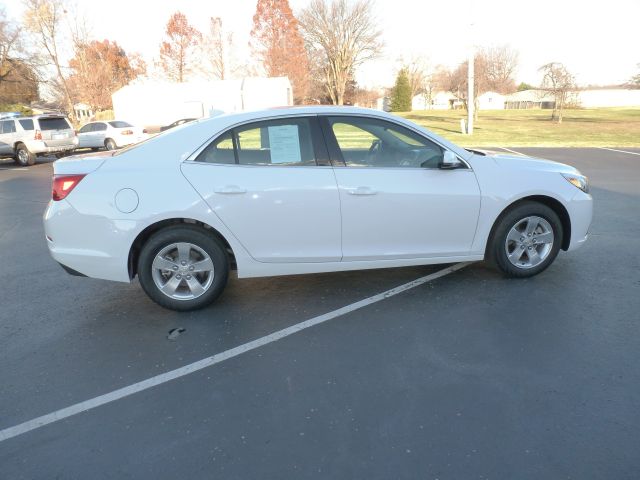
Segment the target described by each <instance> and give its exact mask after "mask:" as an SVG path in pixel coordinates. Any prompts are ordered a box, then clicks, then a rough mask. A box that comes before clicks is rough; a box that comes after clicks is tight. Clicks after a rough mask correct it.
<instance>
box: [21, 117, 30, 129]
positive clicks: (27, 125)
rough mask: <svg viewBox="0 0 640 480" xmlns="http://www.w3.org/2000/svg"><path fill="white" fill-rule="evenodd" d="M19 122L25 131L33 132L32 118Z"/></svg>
mask: <svg viewBox="0 0 640 480" xmlns="http://www.w3.org/2000/svg"><path fill="white" fill-rule="evenodd" d="M18 121H19V122H20V125H21V126H22V128H23V129H24V130H33V120H31V119H30V118H27V119H25V120H18Z"/></svg>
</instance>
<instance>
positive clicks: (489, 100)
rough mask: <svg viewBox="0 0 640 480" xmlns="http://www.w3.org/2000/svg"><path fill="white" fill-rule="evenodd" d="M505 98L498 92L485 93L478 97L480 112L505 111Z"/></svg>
mask: <svg viewBox="0 0 640 480" xmlns="http://www.w3.org/2000/svg"><path fill="white" fill-rule="evenodd" d="M504 100H505V96H504V95H502V94H501V93H496V92H484V93H483V94H482V95H478V109H479V110H504Z"/></svg>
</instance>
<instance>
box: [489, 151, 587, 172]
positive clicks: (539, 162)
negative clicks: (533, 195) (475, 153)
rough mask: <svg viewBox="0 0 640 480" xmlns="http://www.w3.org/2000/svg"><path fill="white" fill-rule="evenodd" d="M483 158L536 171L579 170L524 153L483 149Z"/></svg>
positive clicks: (509, 166) (510, 166)
mask: <svg viewBox="0 0 640 480" xmlns="http://www.w3.org/2000/svg"><path fill="white" fill-rule="evenodd" d="M483 153H485V154H486V157H485V158H490V159H492V160H493V161H494V162H496V163H497V164H498V165H500V166H501V167H505V168H511V169H517V170H535V171H538V172H556V173H575V174H579V173H580V172H579V171H578V170H577V169H576V168H575V167H572V166H571V165H565V164H564V163H560V162H554V161H553V160H546V159H544V158H537V157H528V156H526V155H511V154H504V153H499V152H492V151H483Z"/></svg>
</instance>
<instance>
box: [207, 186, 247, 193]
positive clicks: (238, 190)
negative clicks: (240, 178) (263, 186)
mask: <svg viewBox="0 0 640 480" xmlns="http://www.w3.org/2000/svg"><path fill="white" fill-rule="evenodd" d="M214 192H215V193H223V194H238V193H247V191H246V190H245V189H244V188H241V187H239V186H237V185H225V186H224V187H218V188H216V189H215V190H214Z"/></svg>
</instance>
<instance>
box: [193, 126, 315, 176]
mask: <svg viewBox="0 0 640 480" xmlns="http://www.w3.org/2000/svg"><path fill="white" fill-rule="evenodd" d="M311 129H312V127H311V122H310V121H309V119H308V118H291V119H286V120H284V119H278V120H267V121H262V122H255V123H251V124H248V125H243V126H241V127H238V128H236V129H233V130H232V131H229V132H226V133H224V134H223V135H221V136H220V137H218V138H217V139H216V140H214V141H213V142H211V143H210V144H209V145H208V146H207V147H206V148H205V149H204V150H203V151H202V152H201V153H200V154H199V155H198V157H197V158H196V161H198V162H207V163H221V164H233V163H237V164H239V165H260V166H315V165H317V163H316V155H315V151H314V144H313V139H312V131H311ZM234 147H235V148H234Z"/></svg>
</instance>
